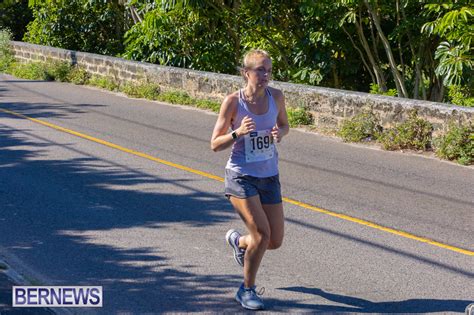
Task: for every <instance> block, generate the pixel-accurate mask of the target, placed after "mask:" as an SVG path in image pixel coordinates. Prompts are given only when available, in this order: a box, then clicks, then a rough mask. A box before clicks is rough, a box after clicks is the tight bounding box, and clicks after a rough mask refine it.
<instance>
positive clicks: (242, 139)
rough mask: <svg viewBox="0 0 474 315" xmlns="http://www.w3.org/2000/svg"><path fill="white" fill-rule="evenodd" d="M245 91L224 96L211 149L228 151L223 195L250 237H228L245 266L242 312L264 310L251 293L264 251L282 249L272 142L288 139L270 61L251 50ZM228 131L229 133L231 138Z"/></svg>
mask: <svg viewBox="0 0 474 315" xmlns="http://www.w3.org/2000/svg"><path fill="white" fill-rule="evenodd" d="M241 72H242V75H243V77H244V79H245V82H246V85H245V88H243V89H241V90H239V91H237V92H234V93H232V94H230V95H228V96H227V97H226V98H225V99H224V101H223V103H222V105H221V108H220V112H219V117H218V118H217V122H216V125H215V127H214V132H213V134H212V139H211V148H212V150H214V151H221V150H224V149H226V148H228V147H230V146H232V152H231V154H230V158H229V160H228V162H227V165H226V168H225V195H226V196H227V198H228V199H229V200H230V202H231V203H232V205H233V207H234V208H235V210H236V211H237V213H238V214H239V215H240V217H241V218H242V220H243V221H244V223H245V225H246V227H247V230H248V234H246V235H241V234H240V233H239V232H237V231H236V230H229V231H228V232H227V234H226V237H225V238H226V240H227V243H228V244H229V245H230V246H231V248H232V250H233V253H234V259H235V261H236V262H237V263H238V264H239V265H240V266H243V269H244V282H243V283H242V284H241V286H240V288H239V289H238V291H237V294H236V296H235V298H236V300H237V301H238V302H239V303H240V304H241V305H242V306H243V307H244V308H246V309H252V310H258V309H263V308H264V304H263V302H262V300H261V298H260V297H259V296H258V295H257V293H256V291H255V288H256V286H255V279H256V276H257V271H258V268H259V266H260V262H261V261H262V258H263V255H264V254H265V251H266V250H267V249H277V248H278V247H280V246H281V244H282V241H283V234H284V228H283V225H284V218H283V205H282V198H281V189H280V181H279V177H278V152H277V150H276V147H275V142H277V143H278V142H280V141H281V139H282V138H283V136H285V135H287V134H288V131H289V126H288V117H287V114H286V109H285V99H284V96H283V93H282V92H281V91H280V90H278V89H274V88H271V87H269V86H268V83H269V80H270V77H271V73H272V60H271V59H270V56H269V54H268V53H267V52H266V51H263V50H259V49H256V50H251V51H249V52H248V53H247V54H245V56H244V59H243V67H242V70H241ZM229 128H230V129H231V132H229Z"/></svg>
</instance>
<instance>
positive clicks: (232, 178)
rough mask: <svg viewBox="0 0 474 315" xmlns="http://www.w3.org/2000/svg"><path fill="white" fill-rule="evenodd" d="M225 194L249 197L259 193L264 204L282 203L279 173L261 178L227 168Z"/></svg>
mask: <svg viewBox="0 0 474 315" xmlns="http://www.w3.org/2000/svg"><path fill="white" fill-rule="evenodd" d="M225 195H226V197H227V198H229V197H230V196H234V197H237V198H241V199H247V198H249V197H252V196H256V195H259V196H260V201H261V202H262V204H277V203H281V202H282V199H281V187H280V178H279V176H278V175H275V176H271V177H265V178H259V177H254V176H249V175H242V174H239V173H237V172H234V171H232V170H230V169H226V170H225Z"/></svg>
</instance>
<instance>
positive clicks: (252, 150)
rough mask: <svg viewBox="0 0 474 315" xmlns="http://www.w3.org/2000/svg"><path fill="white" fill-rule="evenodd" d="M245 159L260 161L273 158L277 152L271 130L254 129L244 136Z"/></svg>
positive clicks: (247, 160)
mask: <svg viewBox="0 0 474 315" xmlns="http://www.w3.org/2000/svg"><path fill="white" fill-rule="evenodd" d="M244 140H245V161H246V162H259V161H265V160H268V159H271V158H272V157H273V155H274V154H275V145H274V144H273V136H272V134H271V130H260V131H253V132H250V133H249V134H246V135H245V136H244Z"/></svg>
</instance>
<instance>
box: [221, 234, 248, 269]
mask: <svg viewBox="0 0 474 315" xmlns="http://www.w3.org/2000/svg"><path fill="white" fill-rule="evenodd" d="M240 236H241V235H240V233H239V232H237V231H236V230H233V229H232V230H229V231H227V233H226V235H225V239H226V241H227V244H229V245H230V247H232V250H233V251H234V260H235V262H236V263H238V264H239V265H240V266H242V267H243V266H244V256H245V249H242V248H239V243H238V242H239V237H240Z"/></svg>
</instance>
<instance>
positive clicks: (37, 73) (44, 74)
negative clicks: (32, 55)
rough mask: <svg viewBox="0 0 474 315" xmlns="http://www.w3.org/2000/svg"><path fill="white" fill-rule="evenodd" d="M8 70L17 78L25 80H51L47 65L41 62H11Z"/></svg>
mask: <svg viewBox="0 0 474 315" xmlns="http://www.w3.org/2000/svg"><path fill="white" fill-rule="evenodd" d="M8 72H9V73H10V74H12V75H13V76H15V77H17V78H22V79H27V80H43V81H52V80H53V77H52V76H51V74H50V73H49V72H48V67H47V66H46V64H45V63H43V62H31V63H16V62H15V63H12V64H11V65H10V68H9V69H8Z"/></svg>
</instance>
